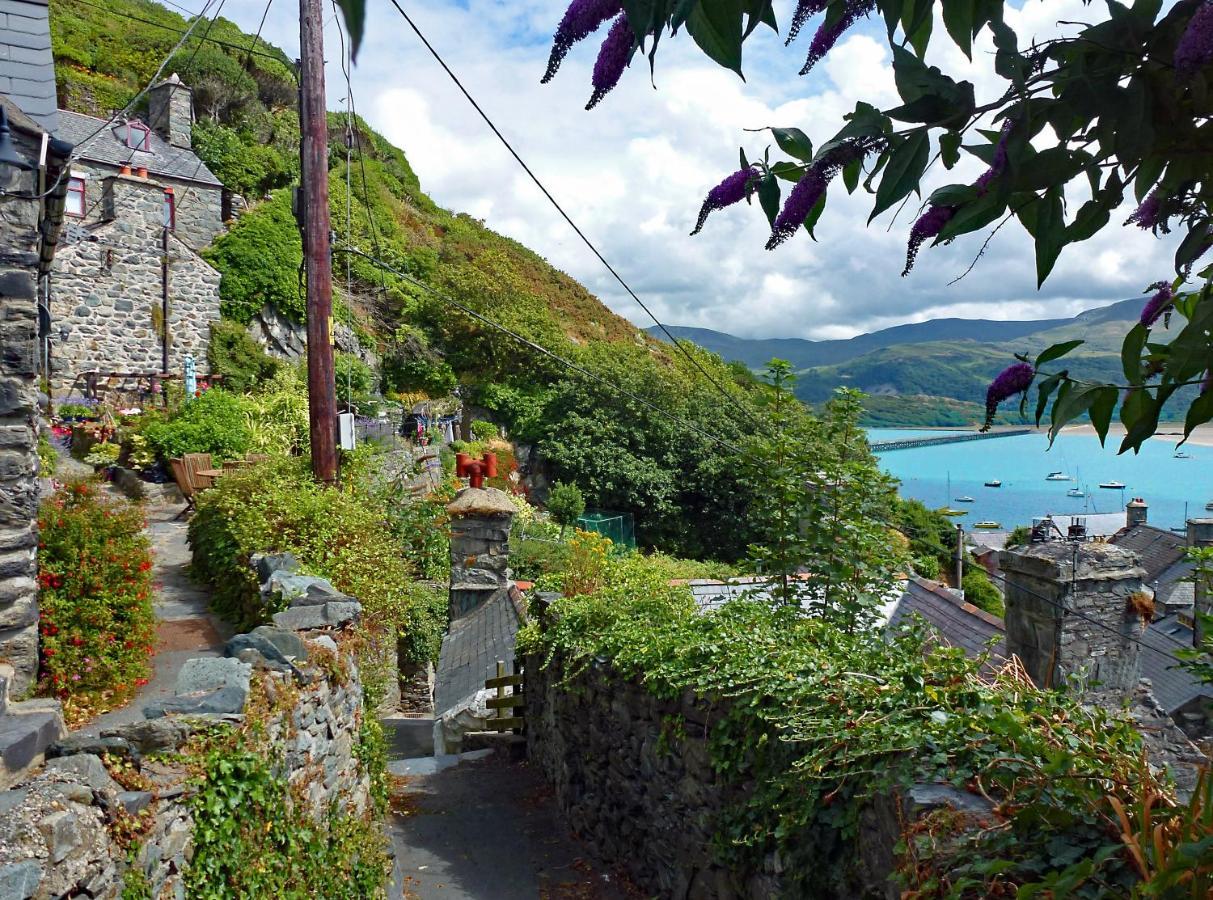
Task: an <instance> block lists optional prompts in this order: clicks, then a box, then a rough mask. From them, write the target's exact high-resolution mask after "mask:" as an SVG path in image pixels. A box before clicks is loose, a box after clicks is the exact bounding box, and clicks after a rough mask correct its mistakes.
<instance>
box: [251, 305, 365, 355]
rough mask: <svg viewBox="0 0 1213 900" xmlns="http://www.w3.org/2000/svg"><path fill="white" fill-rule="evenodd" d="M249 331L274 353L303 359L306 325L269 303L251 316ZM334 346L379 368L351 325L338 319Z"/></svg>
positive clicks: (334, 326) (335, 324) (334, 329)
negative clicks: (293, 319)
mask: <svg viewBox="0 0 1213 900" xmlns="http://www.w3.org/2000/svg"><path fill="white" fill-rule="evenodd" d="M249 333H250V334H252V336H253V338H254V339H255V340H256V341H257V343H259V344H261V346H263V347H265V349H266V352H268V353H270V354H272V355H273V356H280V357H282V358H283V359H290V360H295V359H302V358H303V357H304V355H305V354H306V353H307V326H306V325H304V324H302V323H299V322H292V321H291V320H290V319H288V318H287V317H286V316H284V315H283V314H282V313H280V312H279V311H278V309H277V307H275V306H273V305H271V304H269V303H267V304H266V305H265V306H264V307H262V309H261V312H259V313H257V315H255V316H254V317H253V321H252V322H250V323H249ZM333 346H334V347H335V348H336V349H338V350H340V351H341V352H342V353H349V354H351V355H353V356H356V357H358V358H359V359H360V360H362V361H363V362H364V363H366V364H367V365H368V366H370V367H371V368H372V369H376V370H378V368H379V356H378V355H377V354H376V353H375V352H374V351H373V350H370V349H368V348H366V347H364V346H362V342H361V341H360V340H358V335H356V334H355V333H354V329H352V328H350V326H348V325H345V324H343V323H341V322H334V323H333Z"/></svg>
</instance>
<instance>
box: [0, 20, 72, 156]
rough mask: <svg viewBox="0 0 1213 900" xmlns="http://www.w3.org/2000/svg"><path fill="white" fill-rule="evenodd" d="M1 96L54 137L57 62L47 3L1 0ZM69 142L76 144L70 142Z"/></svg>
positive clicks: (56, 123)
mask: <svg viewBox="0 0 1213 900" xmlns="http://www.w3.org/2000/svg"><path fill="white" fill-rule="evenodd" d="M0 21H4V22H5V26H4V28H2V29H0V48H3V51H4V52H3V53H0V94H5V95H6V96H8V97H9V98H10V99H12V101H13V102H14V103H16V104H17V106H18V107H20V109H21V111H22V112H24V113H25V114H26V115H27V116H29V117H30V118H31V119H33V120H34V121H35V122H37V123H38V126H39V127H40V128H42V129H43V130H44V131H46V132H49V133H51V134H54V133H55V131H56V128H57V127H58V116H57V105H56V100H55V60H54V57H53V56H52V55H51V31H50V23H49V22H48V20H47V5H46V0H0ZM68 143H69V144H70V143H72V142H71V141H70V140H69V141H68Z"/></svg>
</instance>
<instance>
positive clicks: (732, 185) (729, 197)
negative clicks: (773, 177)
mask: <svg viewBox="0 0 1213 900" xmlns="http://www.w3.org/2000/svg"><path fill="white" fill-rule="evenodd" d="M757 178H758V172H757V170H755V169H754V167H753V166H746V167H745V168H744V169H738V170H737V171H736V172H734V173H733V174H732V175H730V176H729V177H728V178H726V179H725V180H724V181H722V182H720V184H718V185H716V187H714V188H712V189H711V190H710V191H708V196H707V197H706V198H705V199H704V201H703V206H701V207H699V219H698V220H697V221H696V222H695V230H694V231H692V232H691V234H693V235H694V234H699V232H700V231H702V230H703V223H704V222H706V221H707V220H708V213H710V212H712V210H715V209H724V208H725V207H726V206H732V205H733V204H734V203H740V202H741V201H742V200H744V199H745V198H746V196H747V195H748V194H749V193H750V191H751V189H752V188H753V185H754V182H755V181H756V180H757Z"/></svg>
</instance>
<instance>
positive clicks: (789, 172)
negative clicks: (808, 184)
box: [771, 161, 804, 184]
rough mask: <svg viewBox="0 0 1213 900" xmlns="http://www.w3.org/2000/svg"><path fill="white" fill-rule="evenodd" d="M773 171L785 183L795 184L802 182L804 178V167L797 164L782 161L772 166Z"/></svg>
mask: <svg viewBox="0 0 1213 900" xmlns="http://www.w3.org/2000/svg"><path fill="white" fill-rule="evenodd" d="M771 171H772V172H773V173H774V174H775V175H776V176H777V177H779V178H782V179H783V180H784V181H790V182H792V183H793V184H795V183H796V182H798V181H800V179H801V178H802V177H804V166H802V165H798V164H796V163H791V162H786V161H780V162H777V163H775V164H774V165H773V166H771Z"/></svg>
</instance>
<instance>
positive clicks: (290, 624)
mask: <svg viewBox="0 0 1213 900" xmlns="http://www.w3.org/2000/svg"><path fill="white" fill-rule="evenodd" d="M361 615H362V604H361V603H359V602H358V601H357V600H346V601H333V602H329V603H325V604H323V605H321V606H292V607H291V608H290V609H286V610H283V611H282V612H279V613H274V625H276V626H277V627H279V628H289V629H291V630H293V631H310V630H312V629H315V628H340V627H342V626H344V625H348V624H349V623H350V622H355V621H357V620H358V618H359V616H361Z"/></svg>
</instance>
